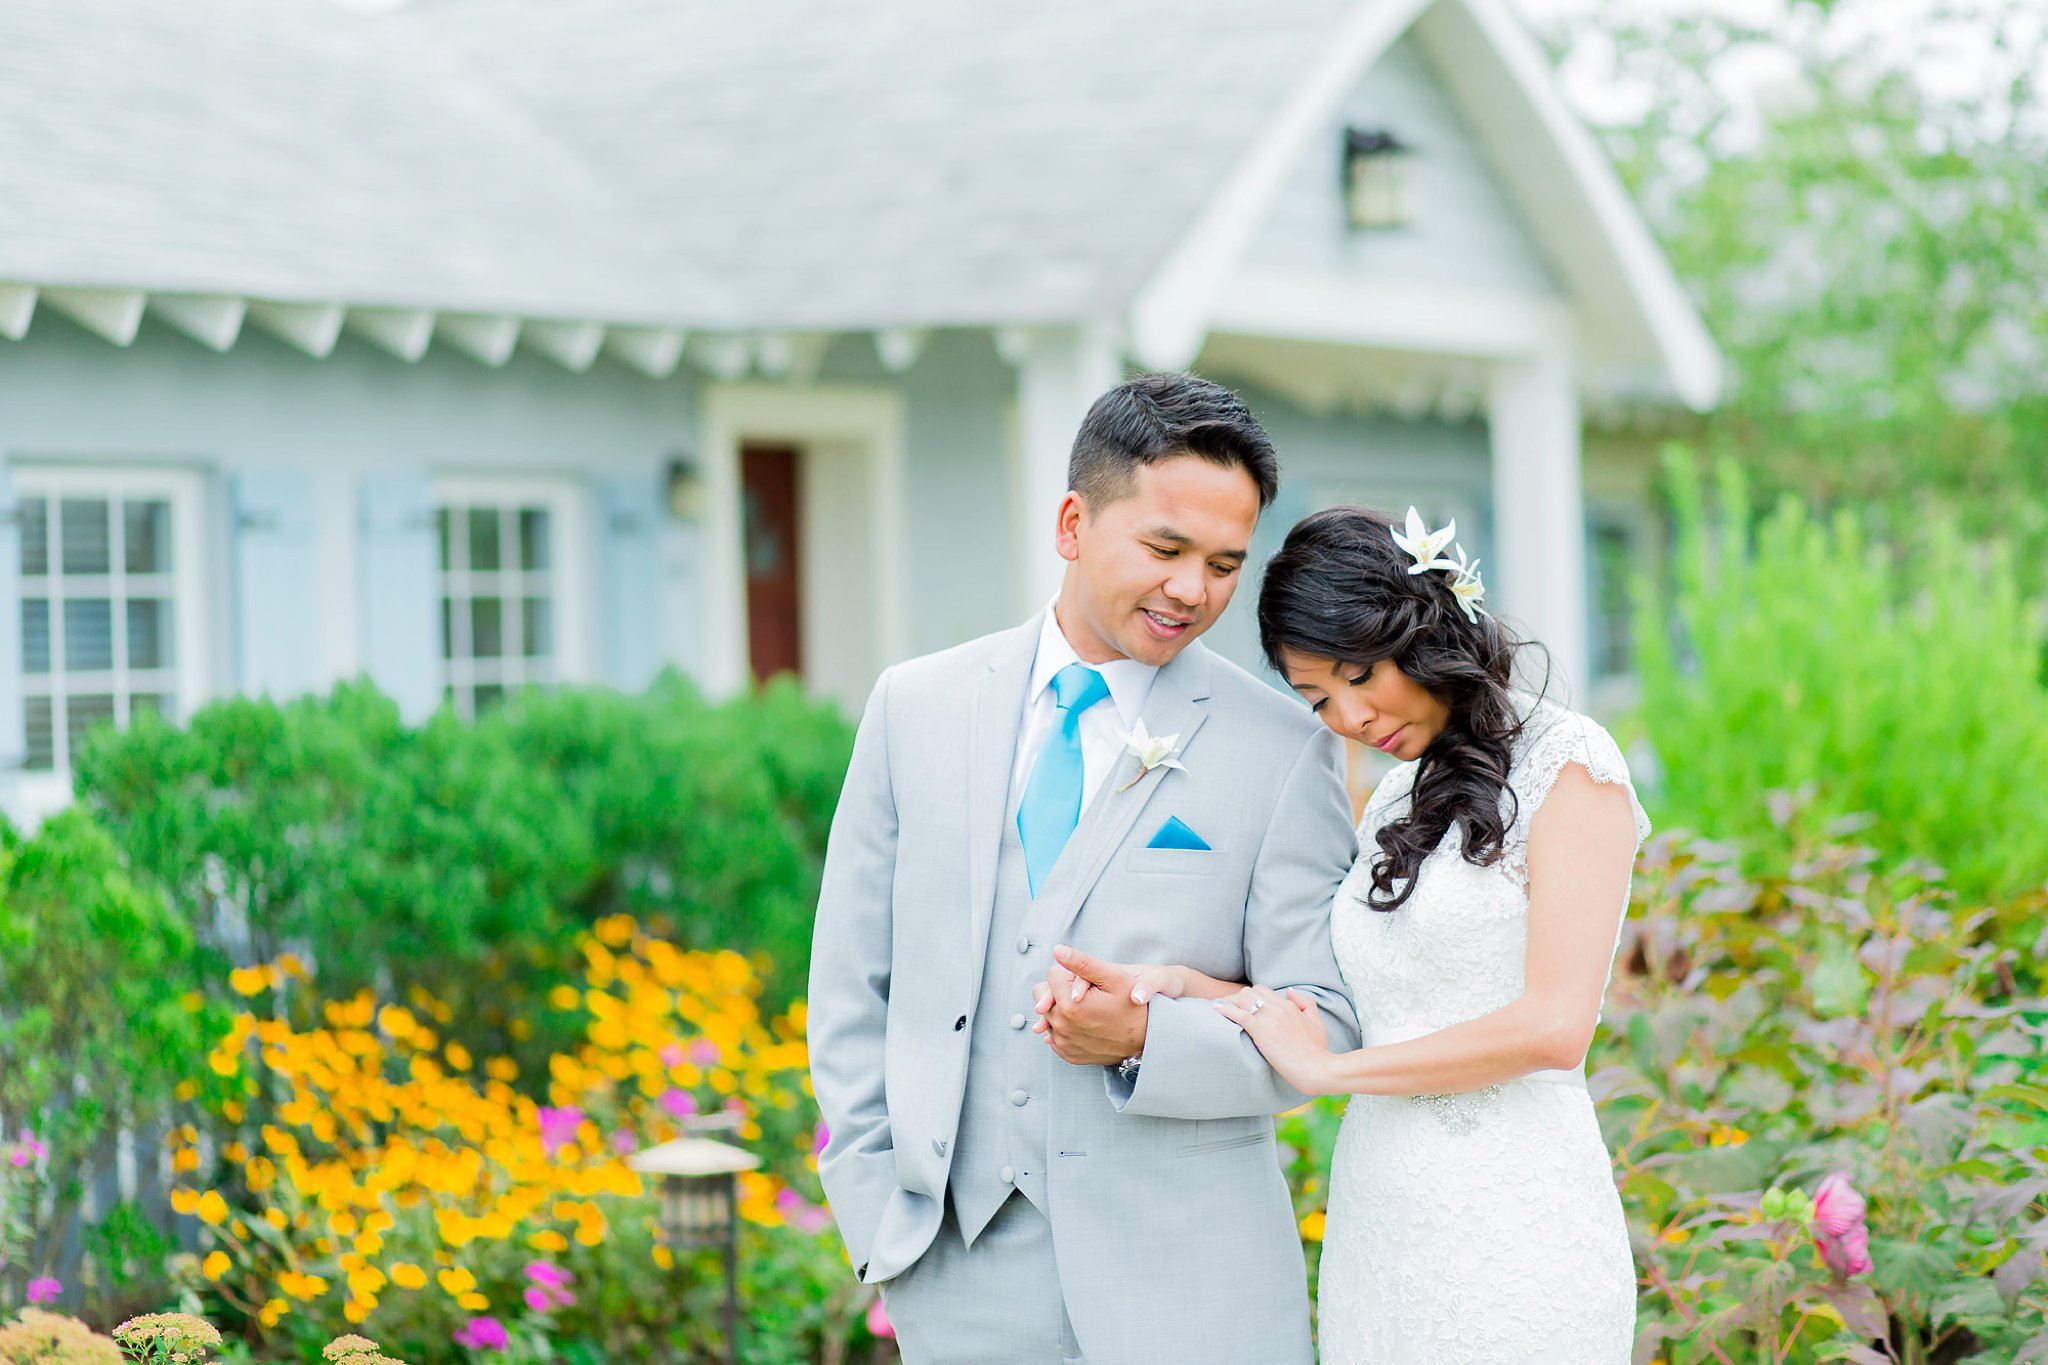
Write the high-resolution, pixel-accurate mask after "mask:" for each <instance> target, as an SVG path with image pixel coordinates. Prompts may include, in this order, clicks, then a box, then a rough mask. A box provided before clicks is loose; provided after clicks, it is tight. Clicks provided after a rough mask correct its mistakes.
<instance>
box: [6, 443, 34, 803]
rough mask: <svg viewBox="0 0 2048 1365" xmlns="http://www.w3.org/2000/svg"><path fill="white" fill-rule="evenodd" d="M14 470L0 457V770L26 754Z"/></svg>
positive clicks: (18, 764)
mask: <svg viewBox="0 0 2048 1365" xmlns="http://www.w3.org/2000/svg"><path fill="white" fill-rule="evenodd" d="M17 510H18V504H17V500H16V498H15V496H14V471H13V470H12V469H10V468H9V467H8V464H7V461H6V460H5V459H4V458H0V770H6V771H10V772H11V771H13V770H15V769H18V768H20V767H21V764H22V761H23V760H24V759H25V758H26V757H27V755H28V741H27V738H26V737H25V736H24V735H23V734H22V716H21V523H20V522H19V521H17V520H16V519H15V513H16V511H17Z"/></svg>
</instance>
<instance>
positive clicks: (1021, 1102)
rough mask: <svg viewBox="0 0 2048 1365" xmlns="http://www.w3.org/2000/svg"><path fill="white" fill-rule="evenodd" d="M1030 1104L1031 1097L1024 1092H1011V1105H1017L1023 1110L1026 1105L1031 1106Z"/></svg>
mask: <svg viewBox="0 0 2048 1365" xmlns="http://www.w3.org/2000/svg"><path fill="white" fill-rule="evenodd" d="M1030 1102H1031V1097H1030V1096H1029V1095H1027V1094H1025V1093H1024V1092H1023V1091H1021V1090H1012V1091H1011V1092H1010V1103H1012V1104H1014V1105H1016V1106H1017V1107H1018V1108H1019V1109H1022V1108H1023V1107H1024V1106H1025V1105H1027V1104H1029V1103H1030Z"/></svg>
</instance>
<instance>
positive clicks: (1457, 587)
mask: <svg viewBox="0 0 2048 1365" xmlns="http://www.w3.org/2000/svg"><path fill="white" fill-rule="evenodd" d="M1451 548H1452V549H1454V550H1456V551H1457V552H1458V562H1457V563H1456V564H1455V565H1453V566H1452V567H1453V568H1454V569H1455V570H1456V573H1455V575H1454V576H1453V577H1452V579H1451V596H1453V597H1455V598H1457V599H1458V610H1460V611H1462V612H1464V613H1465V619H1466V620H1467V621H1470V622H1471V623H1472V624H1473V625H1475V626H1476V625H1478V624H1479V618H1480V617H1481V616H1482V615H1486V616H1490V615H1492V613H1491V612H1489V611H1487V610H1486V608H1485V607H1483V606H1481V605H1479V604H1480V603H1482V602H1484V601H1485V600H1486V584H1485V582H1484V581H1483V580H1481V578H1480V577H1479V561H1478V560H1476V559H1475V560H1473V561H1472V562H1471V563H1469V564H1468V563H1466V562H1465V547H1464V546H1462V545H1454V546H1452V547H1451Z"/></svg>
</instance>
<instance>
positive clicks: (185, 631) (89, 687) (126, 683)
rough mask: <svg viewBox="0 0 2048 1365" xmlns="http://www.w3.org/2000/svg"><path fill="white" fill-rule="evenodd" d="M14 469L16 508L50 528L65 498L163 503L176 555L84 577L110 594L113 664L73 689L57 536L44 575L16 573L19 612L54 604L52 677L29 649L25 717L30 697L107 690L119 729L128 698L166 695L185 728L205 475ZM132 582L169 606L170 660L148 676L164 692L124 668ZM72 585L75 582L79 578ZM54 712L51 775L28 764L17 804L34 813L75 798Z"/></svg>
mask: <svg viewBox="0 0 2048 1365" xmlns="http://www.w3.org/2000/svg"><path fill="white" fill-rule="evenodd" d="M9 470H10V474H11V477H12V481H13V484H14V497H15V503H16V506H17V507H18V506H19V505H20V504H21V503H22V502H24V501H27V500H28V499H32V498H42V499H44V500H45V501H46V503H47V505H48V506H49V508H50V512H49V515H50V517H51V525H53V526H55V525H57V524H58V522H57V511H56V509H57V507H58V505H59V504H60V503H61V502H62V501H63V500H64V499H66V498H96V499H98V498H103V499H106V500H108V501H110V502H113V501H122V500H126V501H141V500H144V499H151V500H161V501H163V502H167V503H168V504H169V505H170V515H171V525H170V537H171V555H170V567H169V569H168V571H166V572H163V573H156V574H148V575H130V574H129V573H127V572H126V571H125V566H124V570H123V571H122V572H120V573H118V574H117V573H112V572H110V573H108V574H106V575H97V574H95V575H91V576H90V578H89V579H88V581H94V580H100V579H104V581H105V583H106V588H107V591H106V594H105V596H106V597H107V598H108V599H109V600H110V601H111V602H112V603H113V604H114V605H113V644H114V666H113V667H112V668H111V669H107V670H104V671H94V672H92V673H90V674H85V675H82V676H85V677H88V678H91V679H93V680H94V681H93V682H87V683H83V684H80V683H76V682H74V681H73V679H75V678H77V677H80V676H81V675H79V674H73V673H70V672H69V671H68V670H67V669H66V668H65V667H64V635H63V621H62V617H63V611H62V608H61V606H60V605H59V603H60V602H61V601H62V600H63V599H62V598H61V597H60V596H59V595H58V594H57V592H56V591H55V589H56V588H58V587H59V586H61V585H62V584H64V582H65V580H66V575H65V574H64V572H63V566H62V562H61V556H60V555H59V553H58V551H57V542H56V539H55V538H54V537H53V538H52V539H51V558H50V563H49V564H48V566H47V569H48V571H47V572H46V573H44V574H42V575H38V576H36V577H35V578H31V577H30V576H29V575H28V574H26V573H21V574H19V575H18V588H17V602H16V606H17V612H18V611H19V609H20V606H21V604H23V603H26V602H27V600H28V599H29V598H30V597H41V598H45V599H47V600H48V601H49V602H50V604H51V608H50V671H49V672H48V673H38V674H31V673H29V672H28V671H27V667H26V664H27V658H26V650H25V649H24V650H23V659H22V663H23V669H22V672H21V705H22V707H23V709H24V711H25V710H26V708H27V705H28V701H29V699H30V698H31V697H56V696H58V695H62V696H64V697H66V698H67V699H68V698H70V697H72V696H77V695H81V694H84V695H91V694H97V693H101V692H108V693H112V694H113V696H114V724H115V725H117V726H120V727H123V728H125V727H126V726H127V724H128V719H129V704H128V697H129V695H130V694H131V693H132V692H135V691H146V692H155V693H162V692H169V693H170V694H171V695H172V697H173V698H174V699H175V700H174V707H175V711H174V714H173V715H172V716H170V717H169V719H170V720H171V721H172V722H173V723H175V724H178V725H184V724H187V723H189V722H190V721H191V719H192V713H193V712H194V711H195V710H197V709H198V707H199V706H200V705H201V704H202V703H203V702H204V701H205V700H206V657H207V655H206V650H207V639H206V623H205V617H206V608H207V603H206V602H205V601H204V593H205V589H206V585H205V564H206V548H205V532H206V526H205V478H204V476H203V475H202V474H200V473H199V472H198V471H196V470H185V469H155V468H146V467H138V466H132V465H131V466H119V465H82V464H81V465H74V464H68V463H61V464H60V463H37V462H34V461H11V462H10V465H9ZM111 530H112V534H113V536H114V543H115V545H116V546H120V547H121V548H119V549H117V550H116V553H123V552H124V551H125V546H122V545H121V527H120V525H119V524H118V523H117V524H116V525H115V526H113V527H112V528H111ZM17 553H18V552H17ZM131 580H146V586H148V587H149V588H150V589H151V591H150V592H149V593H148V594H147V595H148V596H152V597H156V596H167V597H168V598H169V599H170V602H171V647H172V651H173V653H172V662H171V665H170V666H169V667H168V668H164V669H152V670H149V672H150V674H151V675H153V676H156V677H158V678H159V679H160V682H162V683H168V686H162V685H152V686H148V687H143V688H137V687H136V686H135V685H134V683H133V682H132V681H131V679H132V677H133V676H134V675H133V674H132V672H131V671H130V670H129V669H127V668H126V667H125V664H126V655H127V635H128V614H127V612H126V611H125V610H124V609H123V608H124V606H125V604H126V602H127V600H128V598H129V597H130V596H134V595H136V594H135V593H133V592H132V591H131V590H130V586H129V585H130V582H131ZM73 581H74V582H75V581H76V577H75V576H74V578H73ZM32 584H34V585H37V587H39V589H40V590H36V588H32V586H31V585H32ZM68 595H70V596H96V595H97V594H93V593H74V594H68ZM24 643H25V641H24ZM97 682H103V683H104V686H96V685H95V683H97ZM52 712H53V713H52V716H51V753H52V758H53V763H54V766H53V767H51V768H49V769H31V768H28V767H26V766H24V767H23V768H22V769H21V775H20V783H19V789H20V796H21V804H22V806H24V807H25V808H27V809H29V810H36V811H47V810H52V809H55V808H57V807H59V806H62V805H63V804H65V803H66V802H67V801H68V800H69V799H70V797H71V761H70V760H71V754H70V735H69V729H70V727H69V725H68V723H66V722H65V721H64V720H63V719H61V718H59V717H58V716H57V715H56V714H55V713H54V712H55V708H54V707H53V708H52ZM24 719H25V718H24Z"/></svg>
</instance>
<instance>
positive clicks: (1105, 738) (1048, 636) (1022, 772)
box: [1010, 606, 1159, 814]
mask: <svg viewBox="0 0 2048 1365" xmlns="http://www.w3.org/2000/svg"><path fill="white" fill-rule="evenodd" d="M1080 662H1081V656H1080V655H1078V654H1076V653H1074V647H1073V646H1072V645H1070V644H1068V643H1067V637H1066V635H1065V634H1064V633H1062V632H1061V630H1060V623H1059V617H1058V615H1057V614H1056V613H1055V612H1054V611H1053V608H1052V607H1050V606H1048V607H1047V608H1046V609H1045V625H1044V627H1043V628H1042V629H1041V630H1040V631H1039V632H1038V655H1037V657H1036V658H1034V659H1033V660H1032V662H1031V681H1030V683H1029V685H1027V686H1026V687H1025V689H1024V722H1023V724H1022V725H1020V726H1019V727H1018V728H1017V760H1016V763H1015V765H1014V766H1012V767H1011V769H1010V804H1011V805H1012V806H1015V805H1016V804H1017V803H1018V801H1020V800H1022V799H1023V795H1024V784H1025V783H1026V782H1028V781H1029V780H1030V778H1031V767H1032V765H1033V764H1035V763H1036V762H1038V751H1039V750H1040V749H1042V748H1043V747H1045V737H1046V735H1047V734H1048V733H1049V732H1050V731H1051V730H1052V727H1053V722H1054V721H1055V720H1056V719H1057V718H1058V716H1059V707H1058V706H1057V705H1056V704H1055V703H1054V701H1053V694H1052V680H1053V677H1054V676H1055V675H1056V674H1058V672H1059V671H1060V670H1061V669H1063V668H1065V667H1066V666H1067V665H1068V664H1073V663H1080ZM1083 666H1084V667H1087V668H1092V669H1094V670H1095V671H1096V672H1097V673H1100V674H1101V675H1102V680H1103V681H1104V682H1106V683H1108V684H1109V699H1108V701H1106V702H1097V703H1095V705H1093V706H1091V707H1089V708H1088V709H1087V710H1086V711H1083V712H1082V713H1081V810H1082V812H1083V813H1084V814H1085V813H1086V812H1087V810H1088V805H1089V803H1090V802H1092V801H1093V800H1094V799H1095V793H1096V790H1097V789H1098V788H1099V787H1101V786H1102V783H1103V780H1104V779H1105V778H1107V777H1108V776H1109V773H1110V770H1111V769H1113V768H1114V767H1116V762H1117V759H1119V758H1121V757H1122V756H1123V751H1124V736H1125V735H1127V734H1129V733H1130V732H1131V730H1132V728H1133V727H1135V726H1136V725H1137V723H1138V717H1139V716H1142V715H1143V714H1144V713H1145V698H1147V697H1149V696H1151V695H1152V680H1153V679H1154V678H1156V677H1158V676H1159V670H1158V668H1157V667H1155V666H1153V665H1151V664H1141V663H1139V662H1138V661H1137V660H1135V659H1112V660H1110V661H1109V662H1108V663H1106V664H1086V665H1083Z"/></svg>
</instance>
